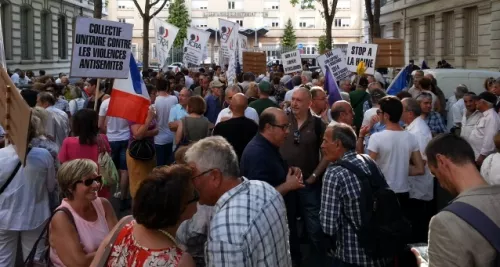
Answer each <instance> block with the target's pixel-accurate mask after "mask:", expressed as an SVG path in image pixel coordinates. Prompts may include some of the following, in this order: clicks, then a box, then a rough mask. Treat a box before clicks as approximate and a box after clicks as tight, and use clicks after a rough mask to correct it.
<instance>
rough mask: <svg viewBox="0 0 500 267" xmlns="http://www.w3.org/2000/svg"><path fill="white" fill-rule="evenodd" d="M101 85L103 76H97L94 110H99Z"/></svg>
mask: <svg viewBox="0 0 500 267" xmlns="http://www.w3.org/2000/svg"><path fill="white" fill-rule="evenodd" d="M100 86H101V78H97V84H96V86H95V96H94V110H95V111H97V112H99V111H98V110H97V100H98V99H99V87H100Z"/></svg>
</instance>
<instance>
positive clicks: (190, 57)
mask: <svg viewBox="0 0 500 267" xmlns="http://www.w3.org/2000/svg"><path fill="white" fill-rule="evenodd" d="M186 37H187V38H186V39H185V40H184V50H183V51H184V63H187V64H191V65H195V66H198V65H200V62H201V61H202V59H203V51H204V50H205V46H207V42H208V38H209V37H210V32H207V31H202V30H198V29H195V28H192V27H189V28H188V29H187V35H186Z"/></svg>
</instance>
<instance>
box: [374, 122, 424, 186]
mask: <svg viewBox="0 0 500 267" xmlns="http://www.w3.org/2000/svg"><path fill="white" fill-rule="evenodd" d="M368 151H372V152H375V153H377V154H378V156H377V159H376V160H375V161H376V162H377V164H378V166H379V167H380V169H381V170H382V173H383V174H384V176H385V179H386V180H387V184H388V185H389V187H390V188H391V189H392V190H393V191H394V192H395V193H406V192H409V191H410V185H409V183H408V174H409V165H410V157H411V154H412V153H413V152H415V151H419V146H418V142H417V140H416V139H415V137H414V136H413V134H411V133H409V132H407V131H391V130H387V129H386V130H384V131H382V132H378V133H375V134H373V135H372V137H371V138H370V143H369V144H368Z"/></svg>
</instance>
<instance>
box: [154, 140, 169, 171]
mask: <svg viewBox="0 0 500 267" xmlns="http://www.w3.org/2000/svg"><path fill="white" fill-rule="evenodd" d="M172 146H173V143H170V144H165V145H157V144H155V150H156V165H157V166H163V165H169V164H171V163H172V161H171V158H172Z"/></svg>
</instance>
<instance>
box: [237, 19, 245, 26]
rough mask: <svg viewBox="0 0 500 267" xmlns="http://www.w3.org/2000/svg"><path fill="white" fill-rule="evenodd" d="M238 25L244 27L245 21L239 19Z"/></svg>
mask: <svg viewBox="0 0 500 267" xmlns="http://www.w3.org/2000/svg"><path fill="white" fill-rule="evenodd" d="M236 23H238V24H239V25H240V27H243V20H242V19H237V20H236Z"/></svg>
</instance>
